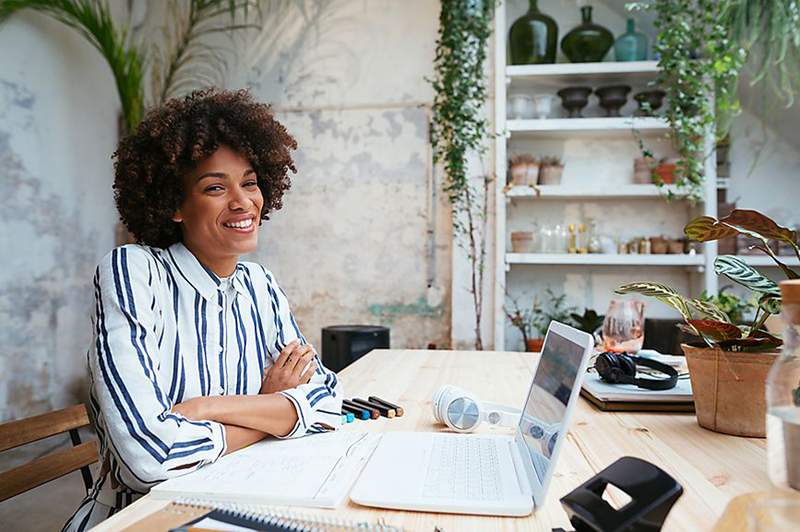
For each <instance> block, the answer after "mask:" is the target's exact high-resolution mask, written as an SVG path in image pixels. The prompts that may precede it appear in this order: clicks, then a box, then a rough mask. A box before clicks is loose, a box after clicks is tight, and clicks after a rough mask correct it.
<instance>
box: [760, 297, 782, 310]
mask: <svg viewBox="0 0 800 532" xmlns="http://www.w3.org/2000/svg"><path fill="white" fill-rule="evenodd" d="M758 306H759V307H760V308H761V310H763V311H765V312H769V313H770V314H780V313H781V298H780V297H775V296H773V295H772V294H765V295H763V296H761V298H760V299H759V300H758Z"/></svg>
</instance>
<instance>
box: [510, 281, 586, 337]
mask: <svg viewBox="0 0 800 532" xmlns="http://www.w3.org/2000/svg"><path fill="white" fill-rule="evenodd" d="M545 294H546V296H547V305H544V304H542V302H541V301H540V300H539V298H538V297H535V296H534V298H533V303H532V305H531V308H529V309H522V308H520V306H519V304H518V303H517V301H516V300H515V299H512V300H511V307H510V308H506V309H505V313H506V317H507V318H508V320H509V321H510V322H511V325H513V326H514V327H516V328H517V329H519V332H520V333H521V334H522V341H523V342H524V344H525V350H526V351H528V352H539V351H541V350H542V345H544V335H545V334H547V328H548V327H550V322H551V321H553V320H555V321H560V322H563V323H570V314H571V313H573V312H574V311H575V308H574V307H568V306H566V299H567V296H566V294H561V295H556V294H555V293H554V292H553V291H552V290H551V289H549V288H548V289H547V290H545Z"/></svg>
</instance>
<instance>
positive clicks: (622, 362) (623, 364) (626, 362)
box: [617, 355, 636, 378]
mask: <svg viewBox="0 0 800 532" xmlns="http://www.w3.org/2000/svg"><path fill="white" fill-rule="evenodd" d="M617 359H618V360H619V366H618V367H619V369H620V370H621V371H622V374H623V375H625V376H627V377H631V378H634V377H636V362H634V361H633V359H632V358H631V357H630V356H628V355H618V356H617Z"/></svg>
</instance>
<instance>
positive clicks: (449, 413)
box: [432, 384, 521, 432]
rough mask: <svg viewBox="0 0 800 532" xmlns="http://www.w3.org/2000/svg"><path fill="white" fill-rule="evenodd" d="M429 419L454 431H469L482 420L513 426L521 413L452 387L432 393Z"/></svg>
mask: <svg viewBox="0 0 800 532" xmlns="http://www.w3.org/2000/svg"><path fill="white" fill-rule="evenodd" d="M432 406H433V417H434V418H435V419H436V421H438V422H439V423H444V424H445V425H447V426H448V427H450V428H451V429H452V430H454V431H456V432H472V431H473V430H475V429H476V428H478V425H480V424H481V422H482V421H486V422H488V423H489V424H491V425H499V426H503V427H514V426H516V425H517V424H518V423H519V417H520V414H521V411H520V410H519V409H517V408H511V407H508V406H504V405H500V404H497V403H486V402H481V401H480V400H479V399H478V398H477V396H475V395H474V394H471V393H469V392H467V391H466V390H462V389H461V388H459V387H457V386H453V385H450V384H448V385H446V386H442V387H441V388H439V390H438V391H437V392H436V393H435V394H433V405H432Z"/></svg>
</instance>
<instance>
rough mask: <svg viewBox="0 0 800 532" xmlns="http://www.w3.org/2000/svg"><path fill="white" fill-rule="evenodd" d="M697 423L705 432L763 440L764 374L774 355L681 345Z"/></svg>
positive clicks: (764, 428)
mask: <svg viewBox="0 0 800 532" xmlns="http://www.w3.org/2000/svg"><path fill="white" fill-rule="evenodd" d="M681 349H683V353H684V355H686V361H687V362H688V364H689V375H690V377H691V379H692V392H693V394H694V408H695V412H696V413H697V423H698V424H699V425H700V426H701V427H703V428H706V429H708V430H713V431H714V432H722V433H724V434H732V435H734V436H748V437H755V438H764V437H765V436H766V414H767V404H766V393H765V392H766V381H767V372H768V371H769V368H770V366H772V363H773V362H775V359H776V357H777V356H778V354H777V353H733V352H730V351H723V350H721V349H719V348H716V349H711V348H708V347H694V346H691V345H687V344H682V345H681Z"/></svg>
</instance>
